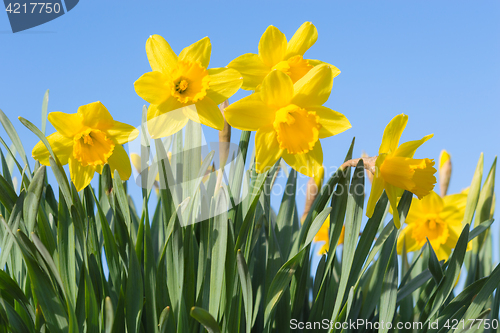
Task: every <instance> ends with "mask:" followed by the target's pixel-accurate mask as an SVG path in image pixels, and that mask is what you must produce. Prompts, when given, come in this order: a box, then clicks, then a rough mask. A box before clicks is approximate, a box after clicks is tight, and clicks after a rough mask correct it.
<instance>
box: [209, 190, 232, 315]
mask: <svg viewBox="0 0 500 333" xmlns="http://www.w3.org/2000/svg"><path fill="white" fill-rule="evenodd" d="M215 211H216V214H217V216H215V218H214V222H213V230H212V235H211V238H212V244H213V246H212V256H211V258H212V259H211V269H210V302H209V307H208V309H209V312H210V313H211V314H212V315H213V316H214V317H215V318H217V314H218V312H219V305H220V302H221V294H222V287H223V283H224V279H225V278H224V271H225V263H226V250H227V239H228V225H227V224H228V220H227V198H226V193H225V191H222V190H221V191H219V193H218V196H217V199H216V205H215Z"/></svg>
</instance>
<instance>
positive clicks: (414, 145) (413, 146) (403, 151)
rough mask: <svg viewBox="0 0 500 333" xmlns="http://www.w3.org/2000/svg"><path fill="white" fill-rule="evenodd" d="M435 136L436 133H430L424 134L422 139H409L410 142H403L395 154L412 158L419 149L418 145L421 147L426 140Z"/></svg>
mask: <svg viewBox="0 0 500 333" xmlns="http://www.w3.org/2000/svg"><path fill="white" fill-rule="evenodd" d="M433 136H434V134H429V135H426V136H424V137H423V138H422V139H420V140H414V141H408V142H405V143H402V144H401V146H399V147H398V148H397V149H396V153H395V156H401V157H410V158H412V157H413V155H415V151H416V150H417V149H418V147H420V146H421V145H422V144H423V143H424V142H425V141H427V140H429V139H430V138H432V137H433Z"/></svg>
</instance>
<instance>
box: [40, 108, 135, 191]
mask: <svg viewBox="0 0 500 333" xmlns="http://www.w3.org/2000/svg"><path fill="white" fill-rule="evenodd" d="M48 119H49V121H50V123H51V124H52V125H53V126H54V127H55V129H56V130H57V132H55V133H53V134H51V135H49V136H48V137H47V140H48V141H49V143H50V146H51V147H52V150H53V152H54V154H55V155H56V156H57V158H58V159H59V161H60V162H61V164H63V165H64V164H69V172H70V175H71V180H72V181H73V183H74V184H75V187H76V189H77V190H78V191H81V190H83V189H84V188H85V187H86V186H87V185H88V184H90V181H91V180H92V178H93V176H94V173H95V172H96V171H97V172H99V173H101V172H102V167H103V165H104V164H106V163H108V164H109V166H110V168H111V175H113V172H114V170H117V171H118V173H119V175H120V178H121V179H122V180H127V179H128V178H129V177H130V174H131V172H132V170H131V167H130V160H129V157H128V155H127V152H126V151H125V149H124V148H123V146H122V145H123V144H125V143H127V142H129V141H132V140H134V139H135V138H136V137H137V135H138V134H139V131H138V130H137V129H135V128H134V127H133V126H130V125H127V124H124V123H121V122H118V121H116V120H113V117H112V116H111V114H110V113H109V112H108V110H107V109H106V107H105V106H104V105H103V104H102V103H101V102H94V103H90V104H87V105H83V106H80V107H79V108H78V111H77V113H63V112H51V113H50V114H49V115H48ZM32 155H33V158H34V159H36V160H38V161H40V163H41V164H43V165H47V166H48V165H50V163H49V156H50V155H49V152H48V150H47V148H46V147H45V145H44V144H43V143H42V141H40V142H38V143H37V144H36V146H35V147H34V148H33V152H32Z"/></svg>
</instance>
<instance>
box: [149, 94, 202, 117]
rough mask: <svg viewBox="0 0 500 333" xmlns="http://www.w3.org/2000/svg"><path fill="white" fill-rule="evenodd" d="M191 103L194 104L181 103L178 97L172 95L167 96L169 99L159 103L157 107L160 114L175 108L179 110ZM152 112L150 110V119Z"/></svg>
mask: <svg viewBox="0 0 500 333" xmlns="http://www.w3.org/2000/svg"><path fill="white" fill-rule="evenodd" d="M190 105H193V104H192V103H186V104H184V103H181V102H179V101H178V100H177V98H176V97H174V96H170V97H169V98H167V100H166V101H165V102H163V103H161V104H158V105H156V108H157V109H158V111H157V112H158V114H163V113H167V112H170V111H173V110H178V109H181V108H183V107H186V106H190ZM149 117H150V113H149V112H148V120H149V119H150V118H149Z"/></svg>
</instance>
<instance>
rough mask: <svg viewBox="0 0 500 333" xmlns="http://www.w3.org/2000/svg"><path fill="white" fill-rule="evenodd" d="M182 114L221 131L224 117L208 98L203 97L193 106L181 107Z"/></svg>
mask: <svg viewBox="0 0 500 333" xmlns="http://www.w3.org/2000/svg"><path fill="white" fill-rule="evenodd" d="M182 110H183V112H184V114H185V115H186V116H187V117H188V118H189V119H191V120H192V121H194V122H197V123H201V124H203V125H205V126H209V127H212V128H215V129H216V130H219V131H222V129H223V128H224V117H223V116H222V112H221V111H220V109H219V107H218V106H217V104H215V103H214V101H212V100H211V99H210V98H204V99H202V100H201V101H198V102H196V103H195V104H194V107H193V106H190V107H187V108H183V109H182Z"/></svg>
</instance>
